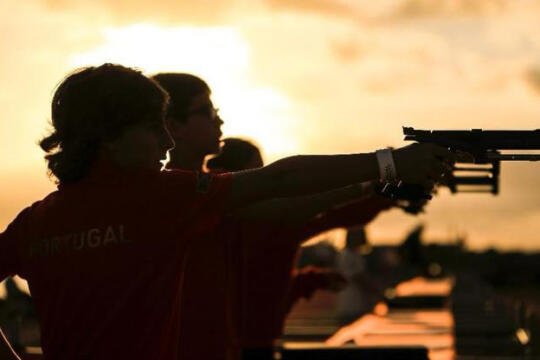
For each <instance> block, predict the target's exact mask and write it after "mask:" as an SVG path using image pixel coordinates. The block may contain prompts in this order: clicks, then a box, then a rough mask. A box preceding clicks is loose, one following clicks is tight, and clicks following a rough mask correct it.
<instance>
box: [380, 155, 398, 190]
mask: <svg viewBox="0 0 540 360" xmlns="http://www.w3.org/2000/svg"><path fill="white" fill-rule="evenodd" d="M375 156H376V157H377V162H378V164H379V175H380V180H381V181H385V182H394V181H396V179H397V172H396V165H395V164H394V158H393V157H392V150H390V149H381V150H377V151H375Z"/></svg>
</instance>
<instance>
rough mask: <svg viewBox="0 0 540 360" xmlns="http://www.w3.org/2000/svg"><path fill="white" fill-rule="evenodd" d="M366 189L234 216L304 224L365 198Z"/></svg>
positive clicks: (284, 201)
mask: <svg viewBox="0 0 540 360" xmlns="http://www.w3.org/2000/svg"><path fill="white" fill-rule="evenodd" d="M365 193H366V187H365V186H364V185H363V184H354V185H349V186H346V187H342V188H339V189H335V190H330V191H326V192H323V193H317V194H314V195H307V196H300V197H291V198H280V199H272V200H268V201H263V202H259V203H257V204H255V205H253V206H248V207H245V208H242V209H240V210H239V211H238V212H236V213H235V215H236V216H238V217H241V218H243V219H246V220H252V221H269V222H276V223H284V224H302V223H306V222H308V221H310V220H312V219H313V218H315V217H316V216H317V215H319V214H321V213H324V212H327V211H329V210H331V209H333V208H335V207H337V206H340V205H344V204H347V203H350V202H351V201H357V200H358V199H360V198H361V197H362V196H365Z"/></svg>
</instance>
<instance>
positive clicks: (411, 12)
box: [393, 0, 513, 18]
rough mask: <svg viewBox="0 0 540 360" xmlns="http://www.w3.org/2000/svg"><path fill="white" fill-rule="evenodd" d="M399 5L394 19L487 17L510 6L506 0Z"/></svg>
mask: <svg viewBox="0 0 540 360" xmlns="http://www.w3.org/2000/svg"><path fill="white" fill-rule="evenodd" d="M512 1H513V0H512ZM398 3H399V4H398V6H397V7H396V9H395V11H394V13H393V17H398V18H417V17H433V16H463V15H470V16H474V15H485V14H490V13H494V12H501V11H503V10H504V9H505V8H506V7H507V6H508V5H509V3H508V1H505V0H436V1H433V0H403V1H399V2H398Z"/></svg>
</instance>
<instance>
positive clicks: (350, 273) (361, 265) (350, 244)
mask: <svg viewBox="0 0 540 360" xmlns="http://www.w3.org/2000/svg"><path fill="white" fill-rule="evenodd" d="M367 245H368V242H367V237H366V232H365V229H364V228H363V227H356V228H351V229H348V231H347V236H346V239H345V247H344V248H343V250H342V251H340V252H339V253H338V254H337V258H336V266H337V269H338V270H339V272H340V273H341V274H343V276H344V277H345V279H346V280H347V286H346V287H345V289H343V290H342V291H341V292H340V293H339V295H338V301H337V314H338V316H339V318H340V321H341V322H343V323H347V322H350V321H353V320H355V319H357V318H358V317H359V316H361V315H363V314H365V313H367V312H368V311H370V310H371V308H372V306H373V304H372V302H371V299H373V298H374V294H373V292H374V291H375V286H374V284H373V281H372V280H370V278H369V274H368V273H367V264H366V260H365V259H364V255H363V254H362V251H363V248H365V247H366V246H367Z"/></svg>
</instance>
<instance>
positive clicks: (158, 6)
mask: <svg viewBox="0 0 540 360" xmlns="http://www.w3.org/2000/svg"><path fill="white" fill-rule="evenodd" d="M42 2H43V4H44V5H45V6H46V7H48V8H49V9H50V10H57V11H60V10H61V11H85V12H87V13H88V14H99V16H101V17H103V15H104V14H107V15H108V16H111V17H112V18H113V19H114V20H116V21H118V22H121V23H126V22H128V23H132V22H146V21H158V22H161V23H169V24H170V23H175V24H178V23H182V24H190V25H206V24H215V23H220V22H222V21H225V20H226V19H227V17H228V15H229V13H230V11H233V10H234V9H236V8H237V7H240V6H244V5H245V0H244V1H243V0H197V1H192V0H156V1H152V2H151V3H149V2H148V1H147V0H95V1H87V0H42Z"/></svg>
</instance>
